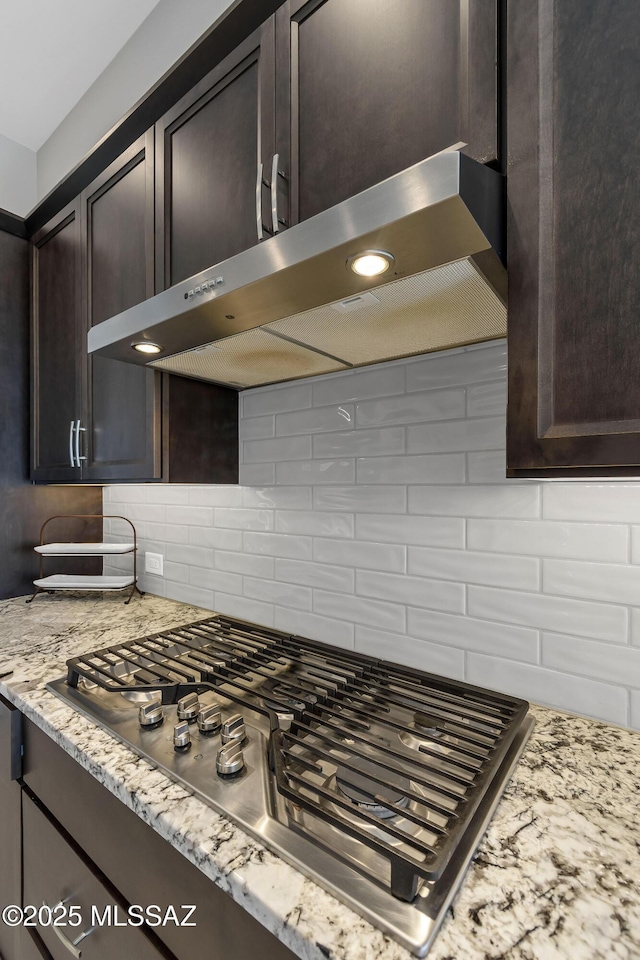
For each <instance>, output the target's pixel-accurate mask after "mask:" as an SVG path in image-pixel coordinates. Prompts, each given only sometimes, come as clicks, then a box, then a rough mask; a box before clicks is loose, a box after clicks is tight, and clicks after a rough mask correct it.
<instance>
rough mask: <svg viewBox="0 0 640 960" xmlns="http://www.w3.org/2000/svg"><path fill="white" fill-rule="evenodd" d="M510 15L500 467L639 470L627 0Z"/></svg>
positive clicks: (636, 200) (549, 0)
mask: <svg viewBox="0 0 640 960" xmlns="http://www.w3.org/2000/svg"><path fill="white" fill-rule="evenodd" d="M509 9H510V20H509V31H510V43H509V48H510V50H511V55H510V57H511V59H510V63H509V118H508V119H509V155H510V156H509V179H508V185H509V196H510V202H509V210H510V217H511V223H510V229H509V233H508V235H509V237H510V241H509V246H510V249H509V371H510V392H509V428H508V464H509V468H510V472H512V473H513V474H514V475H515V474H518V473H519V472H520V471H525V472H529V471H532V472H534V473H540V472H544V471H545V470H553V469H554V468H561V469H562V471H563V473H564V474H565V475H566V472H567V470H571V469H574V468H575V469H578V470H581V471H582V472H585V473H586V474H588V473H591V474H592V475H593V474H607V473H609V472H610V471H613V472H615V473H624V472H625V469H626V471H627V472H629V471H630V470H631V472H635V473H637V465H638V464H640V387H639V386H638V377H637V369H636V368H637V342H638V334H637V327H638V323H637V304H638V301H639V299H640V279H639V277H638V271H637V262H638V257H639V255H640V195H639V194H638V190H637V170H636V168H637V157H638V151H639V149H640V134H639V132H638V124H637V123H634V120H633V118H634V117H635V116H636V114H637V96H636V86H637V84H636V79H637V64H638V57H639V56H640V34H639V33H638V11H637V4H636V3H633V2H632V0H596V2H593V3H589V4H584V3H581V2H580V0H562V2H558V0H539V2H537V3H529V2H528V0H516V2H514V3H512V4H511V5H510V8H509ZM614 62H615V69H614V70H612V67H611V65H612V63H614ZM585 64H588V75H587V74H585Z"/></svg>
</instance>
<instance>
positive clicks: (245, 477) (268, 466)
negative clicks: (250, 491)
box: [239, 463, 276, 486]
mask: <svg viewBox="0 0 640 960" xmlns="http://www.w3.org/2000/svg"><path fill="white" fill-rule="evenodd" d="M239 482H240V483H242V484H246V485H247V486H251V485H252V484H253V485H255V486H262V485H263V484H264V485H266V486H268V485H270V484H272V483H275V482H276V465H275V463H241V464H240V470H239Z"/></svg>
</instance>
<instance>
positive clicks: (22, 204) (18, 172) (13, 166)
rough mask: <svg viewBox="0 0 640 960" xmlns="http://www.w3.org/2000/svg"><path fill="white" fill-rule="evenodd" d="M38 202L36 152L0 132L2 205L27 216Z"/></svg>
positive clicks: (13, 211) (0, 189)
mask: <svg viewBox="0 0 640 960" xmlns="http://www.w3.org/2000/svg"><path fill="white" fill-rule="evenodd" d="M35 204H36V154H35V152H34V151H33V150H29V148H28V147H23V146H22V144H21V143H16V141H15V140H10V139H9V137H5V136H3V135H2V134H1V133H0V207H1V208H2V209H3V210H8V211H9V212H10V213H15V214H16V215H17V216H19V217H25V216H26V215H27V213H28V212H29V211H30V210H31V209H32V208H33V207H34V206H35Z"/></svg>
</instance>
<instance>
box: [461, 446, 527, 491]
mask: <svg viewBox="0 0 640 960" xmlns="http://www.w3.org/2000/svg"><path fill="white" fill-rule="evenodd" d="M506 478H507V454H506V450H505V449H504V447H503V448H502V450H479V451H477V452H475V453H468V454H467V481H468V482H469V483H502V484H505V483H506ZM522 482H523V481H518V480H510V481H509V484H513V483H522ZM524 482H526V481H524Z"/></svg>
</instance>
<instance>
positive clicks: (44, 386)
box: [32, 203, 82, 482]
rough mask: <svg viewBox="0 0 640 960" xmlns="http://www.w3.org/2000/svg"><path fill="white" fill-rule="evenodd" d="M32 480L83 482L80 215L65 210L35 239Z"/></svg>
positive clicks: (74, 210) (76, 210) (76, 206)
mask: <svg viewBox="0 0 640 960" xmlns="http://www.w3.org/2000/svg"><path fill="white" fill-rule="evenodd" d="M32 251H33V254H32V255H33V309H32V343H33V384H32V389H33V438H32V442H33V455H32V477H33V479H34V480H48V481H52V482H55V481H69V480H79V479H80V470H79V469H78V468H75V467H72V465H71V458H70V454H69V440H70V436H69V435H70V425H71V422H72V421H76V420H77V419H79V418H80V417H81V416H82V410H81V390H80V376H81V374H80V349H81V336H80V297H81V291H80V210H79V204H78V203H74V204H72V205H70V206H69V207H66V208H65V209H64V210H63V211H61V213H60V214H59V215H58V216H57V217H55V218H54V220H53V221H51V222H50V223H49V224H47V226H45V227H43V228H42V230H40V231H39V232H38V233H37V234H36V236H35V237H34V238H33V248H32Z"/></svg>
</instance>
